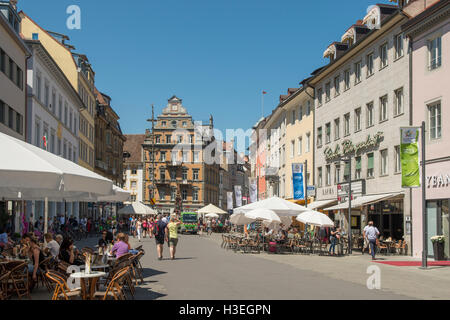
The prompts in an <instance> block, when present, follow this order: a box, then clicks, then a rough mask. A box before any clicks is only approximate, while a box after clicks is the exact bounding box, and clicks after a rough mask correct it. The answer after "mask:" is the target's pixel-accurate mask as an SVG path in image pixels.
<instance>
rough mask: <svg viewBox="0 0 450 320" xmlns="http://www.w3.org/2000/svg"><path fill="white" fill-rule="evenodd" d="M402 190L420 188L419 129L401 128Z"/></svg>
mask: <svg viewBox="0 0 450 320" xmlns="http://www.w3.org/2000/svg"><path fill="white" fill-rule="evenodd" d="M400 137H401V141H400V159H401V164H402V188H418V187H420V164H419V128H416V127H407V128H400Z"/></svg>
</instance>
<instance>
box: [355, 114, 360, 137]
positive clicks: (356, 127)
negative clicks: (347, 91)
mask: <svg viewBox="0 0 450 320" xmlns="http://www.w3.org/2000/svg"><path fill="white" fill-rule="evenodd" d="M358 131H361V108H358V109H356V110H355V132H358Z"/></svg>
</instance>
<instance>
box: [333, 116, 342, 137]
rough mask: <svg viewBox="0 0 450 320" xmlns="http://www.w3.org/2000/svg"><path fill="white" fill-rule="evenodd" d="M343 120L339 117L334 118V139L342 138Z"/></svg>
mask: <svg viewBox="0 0 450 320" xmlns="http://www.w3.org/2000/svg"><path fill="white" fill-rule="evenodd" d="M340 122H341V120H340V118H337V119H335V120H334V140H338V139H339V138H340V133H341V124H340Z"/></svg>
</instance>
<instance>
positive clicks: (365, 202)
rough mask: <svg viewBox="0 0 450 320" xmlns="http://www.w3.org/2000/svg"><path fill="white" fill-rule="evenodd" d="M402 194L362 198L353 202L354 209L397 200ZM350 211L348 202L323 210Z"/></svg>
mask: <svg viewBox="0 0 450 320" xmlns="http://www.w3.org/2000/svg"><path fill="white" fill-rule="evenodd" d="M401 194H402V193H389V194H379V195H373V196H365V197H360V198H357V199H355V200H353V201H352V208H360V207H362V206H366V205H369V204H372V203H377V202H379V201H382V200H387V199H392V198H395V197H397V196H399V195H401ZM343 209H348V202H344V203H340V204H338V205H335V206H333V207H329V208H325V209H323V210H325V211H330V210H343Z"/></svg>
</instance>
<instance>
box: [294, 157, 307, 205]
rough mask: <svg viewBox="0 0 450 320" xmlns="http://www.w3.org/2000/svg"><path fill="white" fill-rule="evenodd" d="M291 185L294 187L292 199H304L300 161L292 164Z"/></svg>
mask: <svg viewBox="0 0 450 320" xmlns="http://www.w3.org/2000/svg"><path fill="white" fill-rule="evenodd" d="M292 185H293V187H294V200H305V186H304V183H303V164H302V163H293V164H292Z"/></svg>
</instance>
